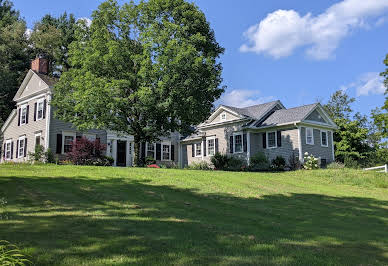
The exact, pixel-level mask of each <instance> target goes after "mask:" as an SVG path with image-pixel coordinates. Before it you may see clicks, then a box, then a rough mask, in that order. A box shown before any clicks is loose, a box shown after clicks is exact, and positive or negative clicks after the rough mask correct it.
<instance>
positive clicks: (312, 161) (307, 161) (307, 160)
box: [303, 152, 319, 170]
mask: <svg viewBox="0 0 388 266" xmlns="http://www.w3.org/2000/svg"><path fill="white" fill-rule="evenodd" d="M303 168H304V169H306V170H314V169H318V168H319V165H318V159H317V158H315V157H314V156H313V155H309V153H308V152H306V153H305V154H304V164H303Z"/></svg>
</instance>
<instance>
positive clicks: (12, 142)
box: [11, 141, 13, 159]
mask: <svg viewBox="0 0 388 266" xmlns="http://www.w3.org/2000/svg"><path fill="white" fill-rule="evenodd" d="M11 159H13V141H12V142H11Z"/></svg>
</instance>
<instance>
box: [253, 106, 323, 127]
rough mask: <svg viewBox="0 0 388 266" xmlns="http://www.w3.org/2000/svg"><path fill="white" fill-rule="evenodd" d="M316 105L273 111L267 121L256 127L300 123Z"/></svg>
mask: <svg viewBox="0 0 388 266" xmlns="http://www.w3.org/2000/svg"><path fill="white" fill-rule="evenodd" d="M317 105H318V103H314V104H309V105H303V106H299V107H294V108H290V109H281V110H277V111H275V112H274V113H273V114H272V115H270V116H269V117H268V118H267V119H265V120H264V121H263V122H262V123H260V124H259V125H258V127H263V126H275V125H278V124H285V123H291V122H298V121H301V120H302V119H303V118H305V117H306V115H307V114H308V113H309V112H311V111H312V110H313V109H314V108H315V107H316V106H317Z"/></svg>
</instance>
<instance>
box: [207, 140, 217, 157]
mask: <svg viewBox="0 0 388 266" xmlns="http://www.w3.org/2000/svg"><path fill="white" fill-rule="evenodd" d="M210 140H212V141H213V145H214V146H213V149H214V153H213V154H210V152H209V151H210V149H209V141H210ZM206 150H207V156H209V157H212V156H214V154H216V137H215V136H214V137H208V138H206Z"/></svg>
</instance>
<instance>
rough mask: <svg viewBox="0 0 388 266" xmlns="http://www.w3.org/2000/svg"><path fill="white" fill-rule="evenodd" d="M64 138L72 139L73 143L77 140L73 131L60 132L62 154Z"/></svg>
mask: <svg viewBox="0 0 388 266" xmlns="http://www.w3.org/2000/svg"><path fill="white" fill-rule="evenodd" d="M65 137H73V141H75V140H76V139H77V133H76V132H75V131H62V154H66V153H65Z"/></svg>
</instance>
